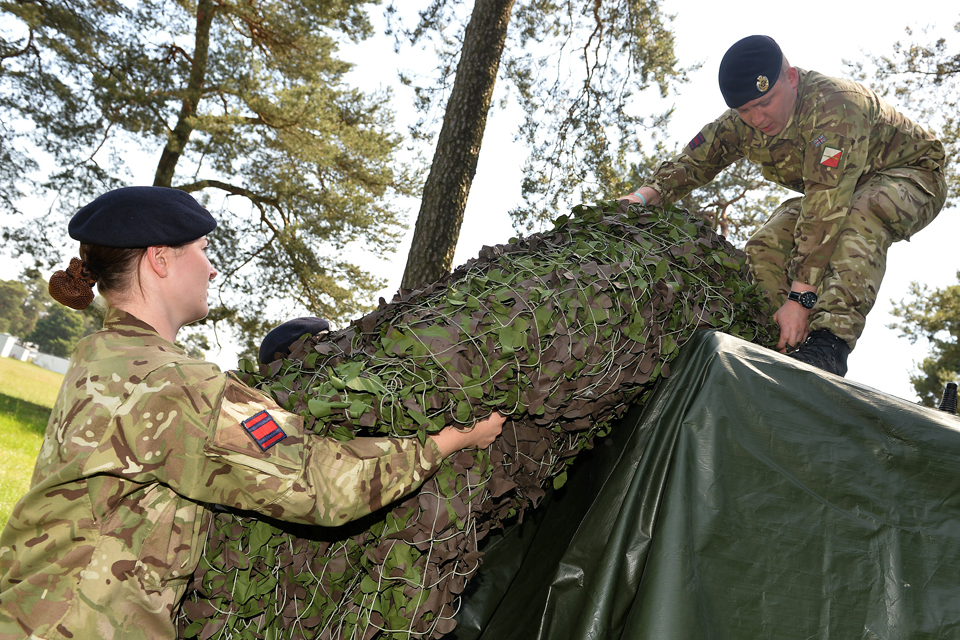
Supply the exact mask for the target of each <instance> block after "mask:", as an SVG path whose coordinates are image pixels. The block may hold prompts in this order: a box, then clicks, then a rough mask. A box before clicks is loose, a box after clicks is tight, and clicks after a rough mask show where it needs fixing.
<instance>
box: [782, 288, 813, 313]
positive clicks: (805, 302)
mask: <svg viewBox="0 0 960 640" xmlns="http://www.w3.org/2000/svg"><path fill="white" fill-rule="evenodd" d="M787 300H793V301H794V302H799V303H800V306H802V307H803V308H804V309H813V305H815V304H817V294H815V293H814V292H813V291H807V292H805V293H800V292H799V291H791V292H790V293H789V294H788V295H787Z"/></svg>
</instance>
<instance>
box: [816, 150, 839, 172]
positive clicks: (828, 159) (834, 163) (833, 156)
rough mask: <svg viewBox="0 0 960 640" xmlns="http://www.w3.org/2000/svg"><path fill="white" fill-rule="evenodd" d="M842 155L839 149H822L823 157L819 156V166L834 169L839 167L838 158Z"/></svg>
mask: <svg viewBox="0 0 960 640" xmlns="http://www.w3.org/2000/svg"><path fill="white" fill-rule="evenodd" d="M842 155H843V151H841V150H840V149H834V148H833V147H824V148H823V155H822V156H820V164H822V165H823V166H825V167H833V168H834V169H836V168H837V167H838V166H840V156H842Z"/></svg>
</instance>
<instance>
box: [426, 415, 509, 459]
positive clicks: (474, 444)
mask: <svg viewBox="0 0 960 640" xmlns="http://www.w3.org/2000/svg"><path fill="white" fill-rule="evenodd" d="M505 420H506V418H505V417H503V416H502V415H500V414H499V413H497V412H496V411H494V412H493V413H491V414H490V417H488V418H484V419H483V420H478V421H477V422H476V424H474V425H473V426H472V427H469V428H468V429H458V428H457V427H445V428H444V429H443V430H442V431H441V432H440V433H438V434H437V435H435V436H430V437H431V438H433V441H434V442H436V443H437V446H438V447H440V453H441V454H442V455H443V457H444V458H446V457H447V456H449V455H450V454H451V453H455V452H457V451H459V450H460V449H485V448H486V447H488V446H490V445H491V444H493V441H494V440H496V439H497V436H499V435H500V432H501V431H503V423H504V421H505Z"/></svg>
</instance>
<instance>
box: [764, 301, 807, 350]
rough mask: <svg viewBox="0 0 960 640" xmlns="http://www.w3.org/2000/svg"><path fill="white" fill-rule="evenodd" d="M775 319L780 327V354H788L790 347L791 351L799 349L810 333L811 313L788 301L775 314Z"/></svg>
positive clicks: (778, 344)
mask: <svg viewBox="0 0 960 640" xmlns="http://www.w3.org/2000/svg"><path fill="white" fill-rule="evenodd" d="M773 319H774V320H775V321H776V323H777V324H778V325H780V341H779V342H778V343H777V351H779V352H780V353H786V352H787V348H788V347H789V348H790V349H791V350H792V349H795V348H797V347H799V346H800V345H801V344H803V341H804V340H806V339H807V334H808V333H810V311H808V310H807V309H804V308H803V307H801V306H800V304H799V303H797V302H794V301H792V300H787V301H786V302H785V303H784V304H783V306H782V307H780V308H779V309H778V310H777V312H776V313H774V314H773Z"/></svg>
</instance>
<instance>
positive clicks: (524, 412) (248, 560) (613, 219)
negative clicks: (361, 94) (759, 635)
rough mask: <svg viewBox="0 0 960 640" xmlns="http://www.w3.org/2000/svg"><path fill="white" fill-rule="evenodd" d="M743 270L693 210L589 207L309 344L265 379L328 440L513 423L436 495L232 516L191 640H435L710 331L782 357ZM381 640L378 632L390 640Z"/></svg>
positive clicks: (197, 601)
mask: <svg viewBox="0 0 960 640" xmlns="http://www.w3.org/2000/svg"><path fill="white" fill-rule="evenodd" d="M769 311H770V310H769V308H768V306H767V302H766V301H765V300H764V298H763V296H762V294H761V293H760V292H759V291H758V290H757V288H756V287H755V286H752V285H749V284H748V279H747V271H746V267H745V262H744V255H743V254H742V253H741V252H739V251H737V250H736V249H735V248H734V247H733V246H731V245H730V244H729V243H727V242H726V241H725V240H724V239H722V238H720V237H719V236H717V235H716V234H714V233H713V232H712V231H711V230H710V229H709V228H708V227H707V226H705V225H704V224H703V223H702V222H700V221H699V220H696V219H694V218H691V217H690V216H688V215H687V214H686V213H684V212H682V211H680V210H677V209H666V210H663V209H659V208H641V207H639V206H634V207H631V208H629V209H627V208H626V207H624V206H622V205H618V204H617V203H613V202H605V203H600V204H598V205H594V206H580V207H577V208H576V209H575V210H574V212H573V215H571V216H570V217H567V216H562V217H561V218H559V219H558V220H557V222H556V224H555V227H554V229H553V230H552V231H549V232H546V233H542V234H537V235H534V236H531V237H529V238H523V239H521V240H515V241H512V243H511V244H508V245H501V246H497V247H492V248H491V247H485V248H484V249H483V251H482V252H481V254H480V257H479V258H478V259H476V260H472V261H470V262H468V263H467V264H466V265H464V266H462V267H460V268H459V269H457V270H456V271H455V272H454V273H453V274H452V275H451V276H449V277H448V278H446V279H444V280H443V281H441V282H439V283H436V284H434V285H431V286H430V287H428V288H427V289H424V290H422V291H414V292H401V295H399V296H398V297H397V298H395V299H394V301H393V302H392V303H391V304H381V306H380V308H379V309H378V310H377V311H375V312H373V313H371V314H370V315H368V316H366V317H364V318H361V319H360V320H358V321H355V322H354V323H353V324H352V325H351V326H350V327H349V328H347V329H345V330H343V331H339V332H337V333H334V334H330V335H327V336H324V338H323V339H322V340H319V341H318V340H316V339H310V340H307V341H304V342H303V343H302V344H300V343H298V344H296V345H295V349H294V353H293V355H292V357H291V359H289V360H285V361H283V362H282V363H274V364H273V365H272V366H271V367H270V368H269V369H267V368H266V367H264V368H263V370H262V371H261V375H258V374H255V373H254V372H253V368H252V366H250V365H249V364H247V366H246V371H247V381H248V382H250V383H251V384H258V385H259V386H260V387H261V388H263V389H265V390H268V391H269V392H270V393H272V394H273V395H274V397H276V398H277V400H278V401H279V402H280V403H281V404H282V405H283V406H284V407H286V408H288V409H290V410H292V411H298V412H300V413H301V414H302V415H304V416H306V417H307V418H308V424H309V427H310V429H312V430H313V431H315V432H316V433H319V434H321V435H327V436H332V437H335V438H340V439H349V438H352V437H353V436H354V435H393V436H413V437H418V438H420V439H421V440H423V439H424V438H426V435H427V434H429V433H435V432H437V431H439V430H440V429H441V428H442V427H443V426H444V425H447V424H464V425H469V424H471V423H472V422H473V421H475V420H476V419H478V418H480V417H484V416H486V415H488V414H489V413H490V411H492V410H494V409H496V410H498V411H500V412H501V413H503V414H505V415H509V419H508V421H507V423H506V424H505V426H504V432H503V435H502V437H500V438H499V439H498V440H497V442H496V443H494V444H493V445H492V446H491V447H490V448H489V449H488V450H486V451H479V452H478V451H469V452H467V451H462V452H460V453H458V454H456V455H454V456H451V458H449V459H448V460H447V461H446V462H445V463H444V464H443V465H442V467H441V469H440V470H439V472H438V473H437V474H436V475H434V476H433V478H431V479H430V480H429V481H428V482H427V483H426V484H425V485H424V486H423V487H422V489H421V490H420V491H418V492H415V493H414V494H412V495H411V496H410V497H409V498H407V499H405V500H403V501H402V502H400V503H398V504H397V505H396V506H394V507H393V508H389V507H388V508H386V509H383V510H381V511H380V512H378V513H376V514H373V515H372V516H370V517H368V518H367V519H365V520H362V521H360V522H358V523H354V524H352V525H347V526H345V527H343V528H339V529H324V528H295V527H289V526H286V525H283V524H282V523H275V522H267V521H264V520H259V519H252V518H246V517H241V515H238V514H231V513H219V514H217V515H216V517H215V520H214V525H213V530H212V531H211V535H210V538H209V541H208V547H207V552H206V557H205V559H204V561H202V562H201V566H200V569H199V570H198V573H197V575H196V576H195V579H194V581H193V584H192V585H191V589H190V592H189V593H188V597H187V601H186V603H185V605H184V607H183V612H182V615H181V619H180V623H181V633H182V635H183V636H185V637H188V638H194V637H199V638H204V639H206V638H211V637H213V638H357V639H360V638H364V639H368V638H372V637H374V636H376V637H380V638H411V637H415V638H436V637H438V636H441V635H443V634H444V633H446V632H449V631H450V630H452V628H453V627H454V624H455V623H454V621H453V619H452V617H453V615H454V613H455V607H456V602H457V596H458V594H459V593H461V591H462V590H463V587H464V584H465V581H466V580H467V578H468V577H469V576H470V575H472V574H473V573H474V572H475V571H476V570H477V568H478V565H479V559H480V555H481V554H480V552H479V551H478V542H479V541H480V540H482V539H483V538H484V536H485V535H487V533H488V532H489V531H490V530H491V529H492V528H495V527H502V526H503V525H504V523H505V521H506V520H508V519H510V518H513V517H515V516H520V517H522V514H523V511H524V509H526V508H529V507H531V506H536V505H537V503H538V502H539V500H540V499H541V497H542V496H543V495H544V487H545V486H546V484H547V483H548V482H553V484H554V485H555V486H559V485H561V484H562V483H563V482H564V480H565V477H566V468H567V466H568V465H569V464H570V463H571V462H572V461H573V459H574V458H575V456H576V455H577V453H578V452H580V451H582V450H583V449H584V448H586V447H589V446H590V444H591V441H592V439H593V438H594V437H595V436H598V435H604V434H605V433H607V432H608V430H609V426H610V424H611V421H613V420H615V419H616V418H617V417H619V416H621V415H622V414H623V413H624V412H625V411H626V409H627V407H628V406H629V405H631V404H632V403H636V402H642V401H643V399H644V398H645V397H646V395H647V394H648V393H649V391H650V390H651V389H652V387H653V385H654V383H655V382H656V380H657V379H659V378H660V377H661V376H667V375H669V364H668V363H669V361H670V360H671V359H672V358H673V357H674V356H675V354H676V353H677V349H678V347H679V346H680V345H682V344H683V343H684V341H685V340H687V339H688V338H689V337H690V335H691V334H692V333H693V332H694V331H695V330H696V329H698V328H703V327H714V328H718V329H721V330H724V331H727V332H729V333H732V334H735V335H738V336H740V337H742V338H745V339H747V340H752V341H755V342H758V343H762V344H772V343H773V342H775V337H774V336H775V334H774V333H773V331H772V328H771V327H770V326H769V325H768V314H769ZM378 634H379V635H378Z"/></svg>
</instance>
